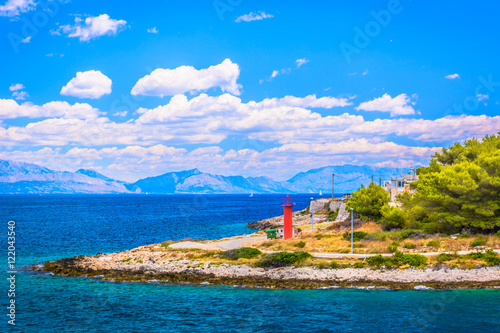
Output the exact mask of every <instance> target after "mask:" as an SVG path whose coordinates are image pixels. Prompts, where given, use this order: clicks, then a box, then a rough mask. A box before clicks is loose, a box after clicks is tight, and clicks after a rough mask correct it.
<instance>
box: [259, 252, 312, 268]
mask: <svg viewBox="0 0 500 333" xmlns="http://www.w3.org/2000/svg"><path fill="white" fill-rule="evenodd" d="M307 258H312V255H311V254H310V253H309V252H306V251H297V252H293V253H290V252H279V253H273V254H269V255H267V256H265V257H264V258H262V259H261V260H259V261H258V262H257V264H256V265H257V266H259V267H284V266H289V265H292V264H296V263H299V262H300V261H303V260H305V259H307Z"/></svg>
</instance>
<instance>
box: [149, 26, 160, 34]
mask: <svg viewBox="0 0 500 333" xmlns="http://www.w3.org/2000/svg"><path fill="white" fill-rule="evenodd" d="M148 32H149V33H150V34H157V33H158V32H159V31H158V29H156V27H153V28H149V29H148Z"/></svg>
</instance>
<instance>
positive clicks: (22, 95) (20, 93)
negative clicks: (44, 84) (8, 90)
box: [12, 91, 28, 101]
mask: <svg viewBox="0 0 500 333" xmlns="http://www.w3.org/2000/svg"><path fill="white" fill-rule="evenodd" d="M12 97H14V98H15V99H16V100H18V101H23V100H25V99H26V97H28V93H27V92H26V91H14V92H13V93H12Z"/></svg>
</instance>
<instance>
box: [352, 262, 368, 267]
mask: <svg viewBox="0 0 500 333" xmlns="http://www.w3.org/2000/svg"><path fill="white" fill-rule="evenodd" d="M364 266H365V265H364V263H363V262H362V261H358V262H356V263H354V268H363V267H364Z"/></svg>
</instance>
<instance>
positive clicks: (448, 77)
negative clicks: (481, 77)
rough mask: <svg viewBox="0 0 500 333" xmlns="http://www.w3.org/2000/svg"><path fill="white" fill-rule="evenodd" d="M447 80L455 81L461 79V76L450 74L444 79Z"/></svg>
mask: <svg viewBox="0 0 500 333" xmlns="http://www.w3.org/2000/svg"><path fill="white" fill-rule="evenodd" d="M444 78H445V79H448V80H454V79H460V75H458V74H456V73H455V74H448V75H446V76H445V77H444Z"/></svg>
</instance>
